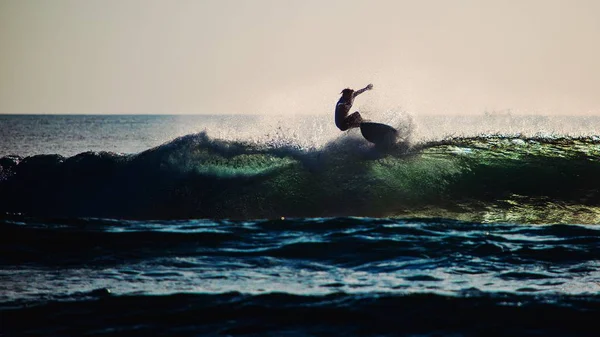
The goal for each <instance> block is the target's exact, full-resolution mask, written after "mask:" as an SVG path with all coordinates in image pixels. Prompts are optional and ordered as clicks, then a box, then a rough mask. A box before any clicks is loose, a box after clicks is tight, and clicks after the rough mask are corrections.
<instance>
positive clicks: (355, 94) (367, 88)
mask: <svg viewBox="0 0 600 337" xmlns="http://www.w3.org/2000/svg"><path fill="white" fill-rule="evenodd" d="M371 89H373V84H369V85H367V86H366V87H364V88H362V89H360V90H356V91H355V92H354V97H356V96H358V95H360V94H362V93H363V92H365V91H367V90H371Z"/></svg>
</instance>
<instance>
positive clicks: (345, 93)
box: [340, 88, 354, 96]
mask: <svg viewBox="0 0 600 337" xmlns="http://www.w3.org/2000/svg"><path fill="white" fill-rule="evenodd" d="M340 94H342V96H352V94H354V90H352V89H350V88H346V89H344V90H342V92H341V93H340Z"/></svg>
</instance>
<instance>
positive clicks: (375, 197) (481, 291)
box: [0, 116, 600, 336]
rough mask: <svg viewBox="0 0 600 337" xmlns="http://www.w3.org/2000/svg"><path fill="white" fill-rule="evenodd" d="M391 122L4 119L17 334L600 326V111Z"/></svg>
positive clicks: (1, 304)
mask: <svg viewBox="0 0 600 337" xmlns="http://www.w3.org/2000/svg"><path fill="white" fill-rule="evenodd" d="M391 120H392V122H390V124H393V125H394V126H396V127H399V128H400V129H401V135H402V139H401V140H400V142H399V145H398V147H397V148H394V149H387V150H385V151H382V150H381V149H377V148H375V147H373V146H372V145H371V144H369V143H367V142H365V141H364V140H363V139H362V138H361V137H360V134H359V133H357V132H349V133H340V132H339V131H336V130H335V128H334V127H332V126H331V125H330V124H332V123H328V122H331V121H329V120H325V119H321V118H314V117H310V116H305V117H302V118H298V119H293V120H292V121H293V122H294V123H292V124H290V118H279V119H278V118H265V117H260V116H0V130H1V132H2V138H1V139H0V156H3V158H1V159H0V211H1V212H2V214H1V215H0V251H1V252H2V253H1V254H0V290H1V291H0V334H3V335H7V336H13V335H23V336H24V335H27V336H30V335H39V336H63V335H71V336H74V335H123V336H134V335H140V336H142V335H144V336H146V335H165V336H173V335H182V336H195V335H226V336H228V335H249V336H250V335H254V336H265V335H272V336H281V335H289V336H296V335H297V336H305V335H382V336H383V335H389V336H396V335H411V336H423V335H425V336H427V335H453V336H475V335H507V336H516V335H532V336H533V335H536V336H539V335H543V336H550V335H552V336H596V335H597V328H596V324H594V323H595V321H596V320H597V315H598V314H599V313H600V296H599V295H598V294H599V291H600V271H599V270H600V269H599V267H600V266H599V262H598V261H599V257H600V254H599V253H598V252H599V248H600V229H598V227H597V224H598V222H599V221H600V195H599V194H600V192H599V191H600V179H598V178H597V173H598V172H600V139H598V137H597V136H596V134H595V130H598V128H597V127H598V126H599V125H600V123H599V122H600V118H592V117H540V116H534V117H526V116H471V117H465V116H463V117H421V118H418V117H414V118H410V119H408V118H407V117H406V116H401V117H398V119H394V118H391ZM403 127H404V128H403Z"/></svg>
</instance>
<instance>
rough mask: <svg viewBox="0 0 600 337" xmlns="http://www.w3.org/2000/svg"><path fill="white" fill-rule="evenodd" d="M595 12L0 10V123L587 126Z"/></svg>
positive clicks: (157, 7) (549, 8) (599, 95)
mask: <svg viewBox="0 0 600 337" xmlns="http://www.w3.org/2000/svg"><path fill="white" fill-rule="evenodd" d="M599 15H600V1H598V0H437V1H436V0H414V1H403V0H389V1H387V0H369V1H367V0H343V1H342V0H339V1H338V0H215V1H212V0H210V1H200V0H195V1H188V0H164V1H158V0H48V1H47V0H14V1H13V0H0V113H17V114H21V113H78V114H80V113H82V114H104V113H111V114H115V113H127V114H138V113H143V114H158V113H160V114H181V113H183V114H187V113H190V114H220V113H246V114H319V115H322V114H333V106H334V105H335V102H336V101H337V99H338V98H339V92H340V91H341V90H342V89H343V88H345V87H351V88H359V87H362V86H365V85H367V84H368V83H373V84H374V86H375V89H374V90H373V91H372V92H369V93H365V94H364V96H361V97H360V98H359V99H357V106H359V105H358V104H359V103H360V102H359V101H360V100H362V103H360V104H363V105H367V106H368V105H371V106H370V107H371V108H379V107H381V108H384V107H385V108H387V107H400V108H402V109H404V110H408V111H410V112H411V113H414V114H423V115H426V114H481V113H483V112H484V111H486V110H488V111H493V110H496V111H499V110H505V109H511V111H513V112H514V113H518V114H539V115H544V114H566V115H568V114H577V115H582V114H589V115H600V42H599V41H600V16H599Z"/></svg>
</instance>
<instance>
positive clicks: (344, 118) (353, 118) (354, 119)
mask: <svg viewBox="0 0 600 337" xmlns="http://www.w3.org/2000/svg"><path fill="white" fill-rule="evenodd" d="M371 89H373V84H369V85H367V86H366V87H364V88H362V89H360V90H357V91H354V90H352V89H349V88H346V89H344V90H342V92H341V94H342V97H340V100H339V101H338V102H337V104H336V106H335V125H336V126H337V127H338V129H340V130H342V131H346V130H348V129H351V128H357V127H359V126H360V123H362V122H363V119H362V117H361V116H360V113H359V112H358V111H355V112H353V113H352V114H351V115H348V113H349V112H350V109H352V103H354V98H355V97H356V96H358V95H360V94H362V93H363V92H365V91H367V90H371Z"/></svg>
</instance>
